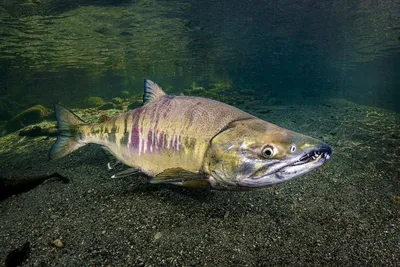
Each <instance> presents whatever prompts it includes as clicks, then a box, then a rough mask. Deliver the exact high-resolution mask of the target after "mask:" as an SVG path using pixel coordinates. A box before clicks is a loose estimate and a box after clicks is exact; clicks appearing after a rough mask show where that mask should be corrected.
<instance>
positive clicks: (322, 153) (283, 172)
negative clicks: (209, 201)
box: [236, 144, 332, 187]
mask: <svg viewBox="0 0 400 267" xmlns="http://www.w3.org/2000/svg"><path fill="white" fill-rule="evenodd" d="M331 154H332V149H331V148H330V147H329V146H328V145H326V144H323V145H320V146H317V147H315V148H313V149H309V150H308V151H304V152H303V153H301V154H300V155H298V156H296V157H293V158H288V159H287V160H282V161H280V162H278V163H275V164H273V165H269V166H268V168H267V169H266V170H264V169H263V168H261V169H260V170H258V171H257V172H255V173H254V174H253V175H251V176H248V177H245V176H243V177H240V178H239V179H238V180H237V181H236V182H237V184H238V185H239V186H244V187H267V186H273V185H276V184H280V183H283V182H286V181H289V180H291V179H293V178H295V177H297V176H300V175H302V174H305V173H308V172H309V171H311V170H313V169H316V168H318V167H320V166H321V165H322V164H324V163H325V162H326V161H327V160H328V159H329V158H330V157H331Z"/></svg>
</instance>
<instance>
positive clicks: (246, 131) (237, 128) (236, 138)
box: [203, 119, 332, 189]
mask: <svg viewBox="0 0 400 267" xmlns="http://www.w3.org/2000/svg"><path fill="white" fill-rule="evenodd" d="M331 153H332V149H331V148H330V147H329V146H328V145H327V144H325V143H323V142H322V141H319V140H317V139H314V138H312V137H309V136H305V135H302V134H299V133H296V132H293V131H290V130H286V129H283V128H281V127H278V126H276V125H274V124H271V123H268V122H266V121H263V120H260V119H248V120H241V121H236V122H233V123H231V124H230V125H229V126H228V127H226V128H225V129H223V130H222V131H221V132H220V133H219V134H217V135H216V136H215V137H214V138H213V139H212V140H211V143H210V147H209V149H208V151H207V154H206V159H205V161H204V166H203V168H204V169H205V170H206V172H207V173H208V174H209V175H210V183H211V185H212V186H213V187H215V188H220V189H232V187H235V188H238V189H240V188H243V189H245V188H257V187H266V186H272V185H275V184H279V183H282V182H285V181H288V180H291V179H293V178H295V177H297V176H299V175H301V174H304V173H307V172H309V171H311V170H313V169H315V168H317V167H319V166H321V165H322V164H323V163H324V162H325V161H326V160H328V159H329V158H330V155H331Z"/></svg>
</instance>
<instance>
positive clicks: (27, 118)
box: [5, 105, 52, 133]
mask: <svg viewBox="0 0 400 267" xmlns="http://www.w3.org/2000/svg"><path fill="white" fill-rule="evenodd" d="M51 114H52V111H50V110H48V109H47V108H45V107H44V106H42V105H36V106H33V107H31V108H28V109H26V110H24V111H22V112H21V113H19V114H18V115H16V116H15V117H13V118H12V119H11V120H9V121H8V122H7V124H6V126H5V130H6V132H7V133H10V132H14V131H16V130H19V129H21V128H23V127H25V126H28V125H31V124H35V123H38V122H41V121H43V120H44V119H46V118H48V117H50V115H51Z"/></svg>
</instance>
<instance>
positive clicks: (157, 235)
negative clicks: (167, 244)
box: [154, 232, 162, 240]
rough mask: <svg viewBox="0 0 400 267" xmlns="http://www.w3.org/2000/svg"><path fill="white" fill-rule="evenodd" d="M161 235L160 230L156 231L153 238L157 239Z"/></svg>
mask: <svg viewBox="0 0 400 267" xmlns="http://www.w3.org/2000/svg"><path fill="white" fill-rule="evenodd" d="M161 237H162V233H161V232H157V233H156V234H155V235H154V239H155V240H158V239H160V238H161Z"/></svg>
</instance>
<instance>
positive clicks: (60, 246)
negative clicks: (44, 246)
mask: <svg viewBox="0 0 400 267" xmlns="http://www.w3.org/2000/svg"><path fill="white" fill-rule="evenodd" d="M53 246H54V247H56V248H62V247H64V244H63V243H62V242H61V239H56V240H54V241H53Z"/></svg>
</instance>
